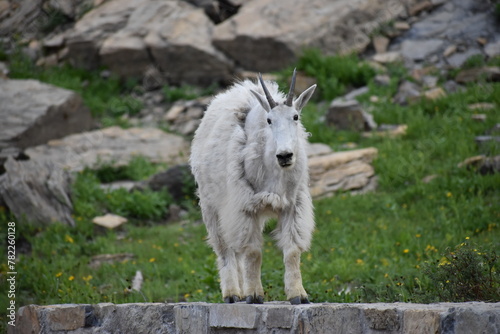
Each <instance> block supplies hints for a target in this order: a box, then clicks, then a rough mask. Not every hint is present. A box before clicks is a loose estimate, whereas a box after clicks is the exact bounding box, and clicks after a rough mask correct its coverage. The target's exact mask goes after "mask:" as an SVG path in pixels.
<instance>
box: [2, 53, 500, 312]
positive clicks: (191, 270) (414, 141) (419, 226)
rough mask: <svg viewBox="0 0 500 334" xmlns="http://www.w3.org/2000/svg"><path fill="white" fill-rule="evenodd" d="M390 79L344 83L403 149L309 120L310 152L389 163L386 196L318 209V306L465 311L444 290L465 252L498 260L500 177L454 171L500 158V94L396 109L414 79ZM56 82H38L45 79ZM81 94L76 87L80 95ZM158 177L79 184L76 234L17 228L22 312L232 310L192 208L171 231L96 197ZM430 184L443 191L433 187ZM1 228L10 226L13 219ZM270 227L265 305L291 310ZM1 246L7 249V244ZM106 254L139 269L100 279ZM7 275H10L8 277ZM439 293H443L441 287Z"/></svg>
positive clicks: (495, 89)
mask: <svg viewBox="0 0 500 334" xmlns="http://www.w3.org/2000/svg"><path fill="white" fill-rule="evenodd" d="M348 59H349V60H348V61H349V62H354V61H356V58H348ZM322 61H324V62H328V61H330V60H322ZM346 61H347V60H346ZM303 65H304V66H305V65H306V64H303ZM315 66H320V69H317V70H318V71H319V72H318V73H319V74H318V75H319V76H321V75H323V76H326V73H328V72H325V73H323V74H321V71H326V70H325V68H324V67H323V65H322V64H321V62H320V64H319V65H318V64H316V65H315ZM350 66H351V65H350ZM361 66H363V65H361ZM53 71H54V72H51V73H52V74H51V75H52V78H54V77H57V73H58V72H57V71H56V70H53ZM61 71H62V70H61ZM75 71H76V70H75ZM311 71H313V70H311ZM363 71H365V70H363ZM388 71H389V74H390V75H391V77H392V78H393V80H392V81H391V84H390V85H389V86H387V87H380V86H377V85H375V84H374V83H373V77H372V73H371V72H370V74H366V73H365V74H363V75H361V77H362V78H363V79H362V80H361V81H356V80H357V79H356V80H355V79H349V80H347V79H346V81H345V83H344V84H343V85H345V87H347V86H352V87H354V86H356V85H358V84H363V82H365V83H366V84H367V85H368V86H369V88H370V91H369V92H368V93H367V94H366V95H365V96H361V97H360V98H359V99H360V101H361V102H362V103H363V104H364V105H365V106H366V107H367V108H368V107H369V108H371V109H372V110H373V114H374V116H375V120H376V121H377V122H378V123H379V124H381V123H387V124H403V123H404V124H407V125H408V131H407V134H406V135H405V136H402V137H399V138H393V139H391V138H378V137H374V138H364V137H362V136H360V134H358V133H353V132H348V131H335V130H332V129H331V128H329V127H327V126H326V125H325V124H324V122H322V121H321V116H322V114H324V113H325V112H326V110H325V108H324V107H320V105H321V104H314V103H313V104H311V105H309V106H308V107H307V108H306V109H305V110H304V111H303V116H302V119H303V121H304V124H305V126H306V128H307V130H308V131H310V132H311V133H312V137H311V141H313V142H324V143H326V144H328V145H330V146H331V147H332V148H334V149H337V150H338V149H339V148H340V147H341V146H342V144H345V143H347V142H355V143H357V144H358V146H359V147H360V148H362V147H372V146H373V147H376V148H377V149H378V151H379V153H378V158H377V159H376V160H375V161H374V167H375V170H376V174H377V175H378V180H379V187H378V190H377V191H376V192H375V193H369V194H364V195H356V196H351V195H349V194H347V193H338V194H336V195H335V196H334V197H330V198H324V199H320V200H315V201H314V205H315V216H316V223H317V228H316V232H315V234H314V239H313V243H312V247H311V250H310V251H309V252H307V253H305V254H303V256H302V274H303V279H304V284H305V287H306V289H307V291H308V293H309V294H310V296H311V300H312V301H313V302H395V301H402V302H426V303H427V302H435V301H444V300H459V301H461V300H468V297H467V296H466V297H463V296H462V297H463V298H462V297H460V298H462V299H460V298H458V297H456V296H455V297H453V296H454V293H455V292H453V291H454V290H446V289H448V287H447V286H446V284H447V283H446V281H450V282H453V284H452V285H453V286H459V284H458V283H456V282H455V281H452V280H451V277H450V279H447V278H446V277H447V276H452V275H453V276H457V275H456V274H457V271H458V270H459V269H457V268H460V267H458V266H457V267H456V268H455V269H454V268H452V267H446V266H444V267H443V266H440V265H439V264H440V263H441V262H442V261H444V260H443V258H445V259H446V257H447V256H450V254H451V253H450V252H453V251H450V250H454V249H456V247H457V246H460V245H461V244H462V243H470V244H477V245H480V247H478V249H479V248H480V249H481V253H484V254H489V256H494V254H499V240H500V226H499V221H500V207H499V206H498V203H500V191H499V189H500V174H494V175H484V176H483V175H480V174H478V173H476V172H475V171H474V170H468V169H466V168H459V167H457V165H458V163H460V162H461V161H463V160H464V159H466V158H468V157H470V156H474V155H477V154H489V155H498V154H500V148H499V147H498V144H497V145H489V146H486V147H478V146H477V145H476V144H475V142H474V137H475V136H478V135H481V134H484V133H485V132H486V131H488V130H489V129H491V128H492V127H493V125H494V124H496V123H499V122H500V113H498V107H499V106H500V84H499V83H479V84H475V85H470V86H468V87H467V90H466V91H465V92H461V93H457V94H452V95H448V96H447V97H444V98H441V99H439V100H436V101H432V102H430V101H420V102H416V103H414V104H411V105H409V106H399V105H396V104H394V103H392V102H391V100H390V97H391V96H392V95H393V94H394V93H395V91H396V89H397V80H398V79H399V78H402V77H404V76H406V75H407V74H406V72H405V71H404V69H403V68H402V67H401V66H398V65H394V66H392V67H389V69H388ZM311 73H312V72H311ZM25 75H26V76H27V75H28V73H26V74H25ZM45 75H47V74H46V72H41V73H40V74H38V77H44V76H45ZM86 75H89V76H90V77H89V84H88V86H87V88H88V87H95V88H93V89H97V87H98V84H97V83H92V80H93V79H95V80H96V82H98V83H99V82H101V83H102V79H100V78H95V77H93V76H94V75H95V74H92V73H87V74H86ZM354 77H355V78H356V76H354ZM65 78H66V79H65V80H68V79H67V76H65ZM75 80H76V79H75ZM79 80H81V79H78V80H76V81H75V83H74V85H75V87H76V86H78V85H80V84H81V82H80V81H79ZM113 80H114V79H111V81H110V83H111V87H105V88H104V87H103V89H106V90H108V92H109V94H110V95H109V96H108V97H107V99H108V100H109V99H112V98H113V97H116V96H117V94H120V93H121V92H120V88H119V87H120V85H119V83H118V81H113ZM351 80H354V81H351ZM94 85H96V86H94ZM114 85H115V86H114ZM320 85H321V84H320ZM335 85H336V84H335V83H334V84H333V86H334V87H336V86H335ZM327 86H328V85H327ZM327 86H324V87H327ZM113 87H114V88H113ZM327 88H328V87H327ZM328 89H330V88H328ZM332 91H334V89H333V88H332ZM324 94H326V93H324ZM328 94H329V93H328ZM371 95H377V96H378V97H379V102H377V103H370V102H369V96H371ZM323 96H328V95H323ZM476 102H490V103H494V104H495V106H496V109H495V110H493V111H489V112H488V117H487V121H486V122H484V123H481V122H477V121H473V120H472V119H471V115H472V113H473V112H472V111H470V110H469V109H468V108H467V105H468V104H471V103H476ZM97 105H99V104H98V103H97ZM103 108H104V109H105V107H103ZM96 110H97V109H96ZM157 168H158V166H154V165H151V164H149V163H148V162H147V161H144V160H141V159H140V158H137V159H135V160H134V161H133V162H132V163H131V164H130V165H129V166H127V167H124V168H120V169H114V168H111V167H109V166H103V167H102V168H101V169H99V170H98V171H84V172H82V173H80V174H79V175H78V176H77V178H76V182H75V184H74V187H73V196H72V198H73V201H74V208H75V211H74V215H75V220H76V221H77V227H76V228H69V227H65V226H62V225H57V224H55V225H53V226H51V227H49V228H48V229H46V230H40V229H37V228H33V227H30V226H29V225H26V224H21V222H18V230H19V231H18V239H17V240H18V243H21V242H22V240H26V241H27V242H29V243H30V244H31V247H32V251H31V253H28V254H21V255H20V258H19V261H18V272H19V273H21V274H20V275H18V289H19V290H18V291H19V292H18V296H17V303H18V304H17V305H18V306H20V305H25V304H30V303H37V304H52V303H97V302H108V301H110V302H115V303H124V302H144V301H147V302H161V301H173V302H175V301H184V300H187V301H208V302H221V295H220V292H219V286H218V284H219V283H218V278H217V271H216V266H215V256H214V255H213V252H212V251H211V249H210V248H209V247H208V246H207V245H206V242H205V240H204V239H205V237H206V231H205V227H204V226H203V224H202V223H201V217H200V212H199V210H198V208H197V207H196V206H195V205H194V204H193V201H194V200H193V198H188V199H187V201H186V202H185V203H183V204H182V205H184V206H185V207H186V208H187V209H188V212H189V214H188V216H187V217H186V220H185V221H184V222H183V223H177V224H169V225H165V224H164V223H163V222H164V221H165V216H166V215H167V214H168V212H167V205H168V204H169V203H171V199H170V198H169V197H168V195H167V194H165V193H153V192H151V191H144V192H132V193H127V192H124V191H114V192H110V193H105V192H104V191H102V190H101V189H100V188H99V184H100V183H101V182H103V181H111V180H116V179H124V178H127V179H135V180H143V179H145V178H147V177H148V176H150V175H151V174H152V173H154V172H155V171H157ZM429 175H437V177H436V178H435V179H433V180H432V181H430V182H428V183H426V182H423V179H424V178H425V177H426V176H429ZM190 186H191V188H192V184H191V185H190ZM186 203H187V204H186ZM106 212H112V213H117V214H121V215H124V216H126V217H127V218H129V219H130V222H129V223H127V224H126V225H125V226H124V228H123V231H119V232H113V231H109V232H107V233H97V232H95V231H94V229H93V226H92V224H91V222H90V221H91V219H92V218H93V217H94V216H96V215H101V214H103V213H106ZM0 215H1V216H2V220H4V221H8V219H9V217H8V216H7V214H6V213H5V212H3V213H0ZM272 227H273V223H271V224H270V225H269V226H268V228H266V235H265V244H264V260H263V261H264V262H263V270H262V281H263V285H264V289H265V290H266V299H267V300H284V299H285V296H284V293H283V264H282V255H281V254H280V252H279V251H278V250H277V249H276V247H275V246H274V244H273V241H272V239H271V237H270V236H269V232H270V231H271V230H272ZM1 234H2V236H4V234H5V232H4V230H2V232H1ZM2 240H5V238H2ZM107 253H109V254H115V253H132V254H134V256H135V257H134V258H133V259H132V260H127V261H125V262H123V263H113V264H103V265H102V266H101V267H99V268H97V269H91V268H90V267H89V266H88V263H89V261H90V259H91V258H92V256H95V255H99V254H107ZM457 254H460V256H462V257H463V259H464V261H465V260H467V259H468V258H471V257H473V256H475V255H474V254H471V252H468V253H467V252H464V253H463V254H462V253H457ZM476 254H477V252H476ZM492 254H493V255H492ZM462 263H466V262H462ZM485 263H486V262H485ZM488 263H489V262H488ZM445 269H446V270H445ZM1 270H2V273H5V272H6V271H7V268H6V267H5V265H2V268H1ZM137 270H141V272H142V273H143V276H144V284H143V287H142V290H141V292H134V291H129V289H128V288H129V286H130V285H131V280H132V278H133V276H134V275H135V272H136V271H137ZM490 272H491V277H493V279H492V281H491V282H493V283H492V289H493V292H492V293H490V295H489V296H490V297H488V298H489V299H487V300H489V301H492V300H494V301H499V300H498V297H491V296H495V293H497V295H496V296H498V291H499V288H500V285H499V284H500V283H499V282H500V277H499V273H498V264H493V265H492V267H491V271H490ZM433 275H434V276H433ZM472 275H473V274H469V276H472ZM438 279H439V280H440V281H439V282H441V283H440V284H441V285H436V283H435V281H436V280H438ZM442 282H444V283H442ZM468 282H469V281H468ZM470 282H472V283H470ZM470 282H469V283H468V284H475V283H474V281H470ZM452 285H450V287H451V286H452ZM439 287H441V288H439ZM450 291H451V292H450ZM491 298H493V299H491ZM495 298H496V299H495ZM3 303H4V302H3V301H2V306H1V307H4V306H3V305H4V304H3ZM1 320H2V321H3V319H1Z"/></svg>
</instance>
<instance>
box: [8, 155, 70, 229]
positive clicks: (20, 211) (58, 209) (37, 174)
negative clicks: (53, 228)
mask: <svg viewBox="0 0 500 334" xmlns="http://www.w3.org/2000/svg"><path fill="white" fill-rule="evenodd" d="M4 168H5V173H4V174H2V175H1V176H0V202H4V203H5V204H6V205H7V207H8V209H9V211H10V212H11V213H12V214H13V215H14V216H15V217H16V218H17V219H19V220H26V221H29V222H31V223H34V224H36V225H38V226H47V225H49V224H51V223H53V222H61V223H65V224H68V225H70V226H74V225H75V222H74V220H73V217H72V215H71V214H72V211H73V205H72V203H71V197H70V186H71V177H70V174H69V172H68V171H66V170H64V169H62V168H60V167H59V166H57V165H56V164H54V163H52V162H51V161H48V160H46V161H43V162H42V161H29V160H28V161H16V160H14V159H13V158H12V157H8V158H7V162H6V163H5V164H4Z"/></svg>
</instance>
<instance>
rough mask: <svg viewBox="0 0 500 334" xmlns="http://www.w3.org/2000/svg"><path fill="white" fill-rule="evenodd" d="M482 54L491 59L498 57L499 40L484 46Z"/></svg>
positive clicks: (499, 54) (499, 53) (499, 52)
mask: <svg viewBox="0 0 500 334" xmlns="http://www.w3.org/2000/svg"><path fill="white" fill-rule="evenodd" d="M484 52H485V53H486V55H488V57H490V58H493V57H497V56H500V39H499V40H497V41H495V42H491V43H488V44H486V45H485V47H484Z"/></svg>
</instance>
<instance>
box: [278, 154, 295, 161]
mask: <svg viewBox="0 0 500 334" xmlns="http://www.w3.org/2000/svg"><path fill="white" fill-rule="evenodd" d="M292 157H293V153H280V154H276V158H278V160H284V161H286V160H290V159H291V158H292Z"/></svg>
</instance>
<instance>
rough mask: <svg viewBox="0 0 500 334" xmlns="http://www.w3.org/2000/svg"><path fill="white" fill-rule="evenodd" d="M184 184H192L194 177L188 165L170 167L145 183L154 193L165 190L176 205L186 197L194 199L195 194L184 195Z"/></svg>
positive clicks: (185, 189)
mask: <svg viewBox="0 0 500 334" xmlns="http://www.w3.org/2000/svg"><path fill="white" fill-rule="evenodd" d="M186 184H194V177H193V175H192V174H191V167H190V166H189V165H188V164H182V165H177V166H174V167H171V168H169V169H167V170H166V171H164V172H160V173H158V174H155V175H153V176H152V177H151V178H150V179H149V180H148V181H146V185H147V186H148V187H149V188H151V189H152V190H154V191H161V190H163V189H166V190H167V191H168V192H169V193H170V195H171V196H172V198H173V200H174V202H176V203H180V202H181V201H182V200H184V199H185V197H186V196H190V197H192V198H194V196H195V194H188V193H186V191H187V188H186Z"/></svg>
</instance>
